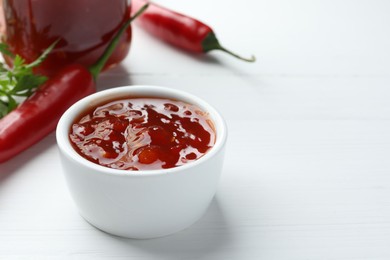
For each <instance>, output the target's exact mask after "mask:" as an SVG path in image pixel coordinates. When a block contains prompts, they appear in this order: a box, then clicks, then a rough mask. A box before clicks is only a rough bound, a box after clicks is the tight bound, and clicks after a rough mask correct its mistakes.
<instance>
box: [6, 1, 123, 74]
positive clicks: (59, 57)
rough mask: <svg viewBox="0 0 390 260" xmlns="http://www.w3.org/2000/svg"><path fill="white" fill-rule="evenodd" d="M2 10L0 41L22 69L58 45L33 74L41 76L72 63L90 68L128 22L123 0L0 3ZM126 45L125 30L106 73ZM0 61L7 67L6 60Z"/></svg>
mask: <svg viewBox="0 0 390 260" xmlns="http://www.w3.org/2000/svg"><path fill="white" fill-rule="evenodd" d="M3 8H4V15H5V22H6V26H5V32H2V33H3V35H2V41H3V42H5V43H7V44H8V45H9V48H10V50H11V51H12V52H13V53H15V54H18V55H20V56H21V57H22V58H23V59H25V60H26V62H27V63H30V62H32V61H33V60H35V59H36V58H38V57H39V55H41V53H42V52H43V51H44V50H45V49H46V48H48V47H49V46H50V45H51V44H52V43H54V42H55V41H56V40H59V42H58V43H57V45H56V46H55V48H54V49H53V50H52V52H51V53H50V54H49V56H48V57H47V59H46V60H45V61H44V62H43V63H42V64H41V65H40V66H39V67H38V68H37V70H36V72H39V73H42V74H45V75H53V74H54V73H55V72H56V71H58V70H59V69H61V68H63V67H64V66H66V65H69V64H73V63H78V64H82V65H84V66H86V67H88V66H90V65H92V64H93V63H95V62H96V61H97V60H98V58H99V57H100V55H101V54H102V53H103V51H104V50H105V48H106V47H107V46H108V44H109V42H110V40H111V39H112V37H113V35H114V34H115V33H116V32H117V31H118V29H119V27H120V26H121V25H122V24H124V23H125V22H126V20H128V19H129V18H130V10H129V4H128V0H4V1H3ZM2 27H3V26H2ZM2 27H1V28H2ZM2 29H3V28H2ZM130 42H131V27H130V26H129V27H128V29H127V30H126V33H125V34H124V35H123V36H122V38H121V39H120V42H119V44H118V47H117V48H116V49H115V51H114V53H113V54H112V56H111V57H110V59H109V60H108V62H107V64H106V66H105V67H106V68H108V67H111V66H113V65H115V64H118V63H119V62H120V61H122V60H123V59H124V58H125V57H126V55H127V53H128V51H129V47H130ZM4 58H5V60H6V61H7V62H8V63H9V64H10V63H11V62H12V61H11V59H10V58H9V57H8V56H4Z"/></svg>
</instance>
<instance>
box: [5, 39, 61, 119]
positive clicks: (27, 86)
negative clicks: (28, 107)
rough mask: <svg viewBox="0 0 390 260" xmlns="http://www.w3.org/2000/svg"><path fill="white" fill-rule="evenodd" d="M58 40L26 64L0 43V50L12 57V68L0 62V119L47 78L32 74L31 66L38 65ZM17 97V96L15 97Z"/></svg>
mask: <svg viewBox="0 0 390 260" xmlns="http://www.w3.org/2000/svg"><path fill="white" fill-rule="evenodd" d="M57 42H58V41H56V42H54V43H53V44H52V45H50V46H49V48H47V49H46V50H45V51H44V52H43V53H42V54H41V55H40V56H39V57H38V58H37V59H36V60H35V61H33V62H31V63H29V64H26V61H25V60H24V59H23V58H22V57H20V56H19V55H14V54H13V53H11V52H10V51H9V48H8V46H7V45H6V44H4V43H0V52H2V53H3V54H5V55H8V56H10V57H13V59H14V60H13V68H12V69H10V68H8V67H7V66H6V65H5V64H3V63H0V119H1V118H3V117H4V116H5V115H6V114H8V113H9V112H11V111H12V110H14V109H15V108H16V107H17V106H18V105H19V103H18V101H17V100H20V99H21V98H23V97H24V98H27V97H29V96H31V95H32V94H33V93H34V92H35V90H36V89H37V88H38V87H39V86H41V85H42V84H43V83H45V81H46V80H47V78H46V77H44V76H42V75H37V74H34V72H33V68H34V67H36V66H39V65H40V64H41V63H42V62H43V61H44V60H45V59H46V57H47V55H48V54H49V53H50V51H52V49H53V48H54V47H55V45H56V44H57ZM16 97H18V98H16Z"/></svg>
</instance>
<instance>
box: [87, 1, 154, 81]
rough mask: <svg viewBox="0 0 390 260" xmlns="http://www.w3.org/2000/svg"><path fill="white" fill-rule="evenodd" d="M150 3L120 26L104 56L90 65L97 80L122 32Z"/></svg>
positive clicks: (90, 69)
mask: <svg viewBox="0 0 390 260" xmlns="http://www.w3.org/2000/svg"><path fill="white" fill-rule="evenodd" d="M148 6H149V4H148V3H147V4H145V5H143V6H142V7H141V8H140V9H139V10H138V11H137V13H135V14H134V15H133V16H132V17H131V18H130V19H129V20H127V21H126V23H124V24H123V25H122V26H121V28H119V31H118V32H117V33H116V34H115V36H114V38H113V39H112V40H111V42H110V44H109V45H108V46H107V48H106V49H105V50H104V52H103V54H102V56H100V58H99V59H98V60H97V61H96V62H95V63H94V64H93V65H92V66H91V67H89V72H91V74H92V76H93V78H94V79H95V80H96V78H97V76H98V75H99V73H100V72H101V71H102V69H103V67H104V65H105V64H106V62H107V60H108V59H109V58H110V56H111V54H112V53H113V52H114V50H115V48H116V46H117V45H118V42H119V40H120V38H121V37H122V34H123V33H124V32H125V30H126V29H127V27H128V26H129V25H130V24H131V22H132V21H134V20H135V19H136V18H137V17H138V16H140V15H141V14H142V13H143V12H144V11H145V10H146V9H147V8H148Z"/></svg>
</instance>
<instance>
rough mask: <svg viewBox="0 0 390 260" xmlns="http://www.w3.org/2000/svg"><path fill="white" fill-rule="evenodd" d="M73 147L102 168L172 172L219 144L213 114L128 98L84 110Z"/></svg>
mask: <svg viewBox="0 0 390 260" xmlns="http://www.w3.org/2000/svg"><path fill="white" fill-rule="evenodd" d="M69 138H70V141H71V143H72V145H73V147H74V149H75V150H76V151H77V152H78V153H79V154H80V155H81V156H83V157H84V158H86V159H87V160H89V161H92V162H94V163H97V164H100V165H102V166H106V167H110V168H114V169H123V170H135V171H136V170H153V169H165V168H173V167H177V166H180V165H183V164H185V163H188V162H191V161H194V160H197V159H198V158H200V157H202V156H203V155H204V154H205V153H206V152H207V151H208V150H209V149H210V148H211V147H212V146H213V145H214V143H215V138H216V135H215V131H214V126H213V123H212V121H211V119H210V118H209V116H208V114H207V113H206V112H204V111H202V110H201V109H199V108H198V107H197V106H195V105H191V104H188V103H185V102H182V101H177V100H171V99H161V98H150V97H147V98H144V97H135V98H133V97H132V98H124V99H120V100H113V101H108V102H106V103H104V104H102V105H99V106H96V107H94V108H93V109H90V110H88V111H85V112H84V113H83V114H82V115H80V116H79V118H77V119H76V120H75V122H74V123H73V124H72V126H71V129H70V134H69Z"/></svg>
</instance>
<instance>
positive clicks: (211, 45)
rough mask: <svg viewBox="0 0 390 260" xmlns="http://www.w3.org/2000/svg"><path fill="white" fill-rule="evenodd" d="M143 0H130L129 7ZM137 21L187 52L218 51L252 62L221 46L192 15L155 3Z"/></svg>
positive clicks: (209, 31)
mask: <svg viewBox="0 0 390 260" xmlns="http://www.w3.org/2000/svg"><path fill="white" fill-rule="evenodd" d="M146 2H147V1H145V0H132V2H131V3H132V8H135V10H137V9H138V8H139V7H140V6H142V5H143V4H145V3H146ZM138 23H139V24H140V25H141V26H142V27H143V28H144V29H145V30H146V31H148V32H149V33H151V34H152V35H154V36H156V37H158V38H161V39H162V40H164V41H166V42H168V43H170V44H172V45H175V46H177V47H179V48H182V49H185V50H187V51H192V52H197V53H206V52H209V51H211V50H221V51H224V52H226V53H228V54H230V55H233V56H234V57H236V58H238V59H241V60H244V61H248V62H254V61H255V60H256V59H255V57H254V56H252V57H251V58H249V59H247V58H243V57H241V56H239V55H237V54H235V53H232V52H231V51H229V50H227V49H226V48H224V47H223V46H222V45H221V44H220V43H219V41H218V39H217V38H216V36H215V33H214V32H213V30H212V29H211V28H210V26H208V25H206V24H204V23H202V22H201V21H199V20H197V19H194V18H192V17H189V16H186V15H183V14H180V13H178V12H175V11H172V10H169V9H167V8H165V7H163V6H160V5H157V4H155V3H153V4H150V6H149V8H148V10H147V11H146V12H144V13H143V14H142V15H141V17H140V18H139V19H138Z"/></svg>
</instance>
